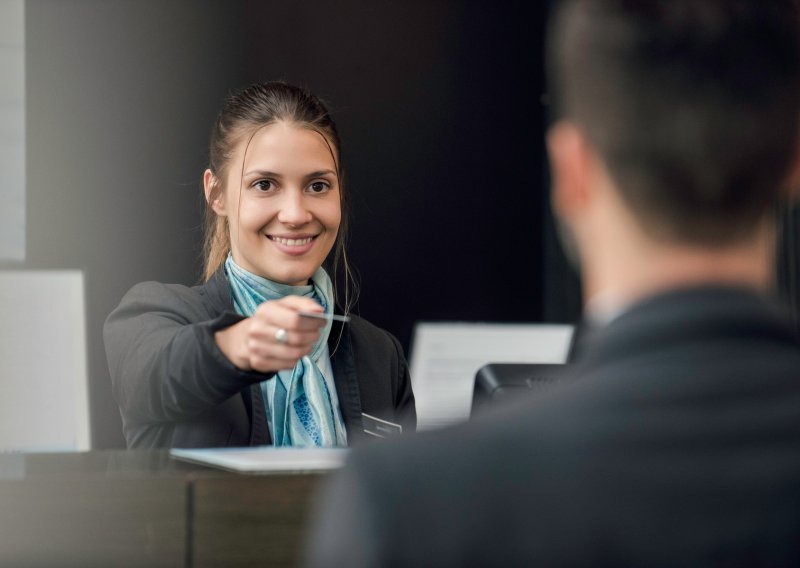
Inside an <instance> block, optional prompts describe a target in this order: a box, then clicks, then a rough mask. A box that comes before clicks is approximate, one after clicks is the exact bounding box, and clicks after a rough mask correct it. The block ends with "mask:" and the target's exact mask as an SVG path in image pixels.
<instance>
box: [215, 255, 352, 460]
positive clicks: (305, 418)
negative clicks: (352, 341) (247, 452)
mask: <svg viewBox="0 0 800 568" xmlns="http://www.w3.org/2000/svg"><path fill="white" fill-rule="evenodd" d="M225 275H226V276H227V278H228V283H229V284H230V287H231V292H232V295H233V305H234V307H235V308H236V312H237V313H238V314H240V315H243V316H251V315H253V313H255V311H256V308H257V307H258V306H259V305H260V304H261V303H262V302H266V301H267V300H278V299H280V298H283V297H285V296H289V295H296V296H306V297H309V298H312V299H313V300H315V301H317V302H318V303H319V304H320V305H321V306H322V307H323V309H324V310H325V312H327V313H331V312H332V311H333V284H332V283H331V279H330V277H329V276H328V273H327V272H325V270H324V269H322V268H321V267H320V268H319V269H317V271H316V272H315V273H314V275H313V276H312V277H311V284H310V285H308V286H289V285H287V284H280V283H278V282H273V281H271V280H267V279H266V278H262V277H260V276H256V275H255V274H253V273H251V272H248V271H246V270H245V269H243V268H242V267H240V266H239V265H237V264H236V263H235V262H234V261H233V256H232V255H230V254H229V255H228V258H227V260H226V261H225ZM330 331H331V322H328V323H327V325H326V326H325V327H324V328H322V330H321V332H320V338H319V341H317V343H316V344H315V345H314V348H313V349H312V351H311V353H310V354H309V355H306V356H305V357H303V358H302V359H300V360H299V361H298V362H297V364H296V365H295V367H294V369H292V370H285V371H279V372H278V373H277V374H276V376H275V378H274V379H271V380H267V381H264V382H262V383H261V390H262V392H263V393H264V402H265V405H266V409H267V417H268V422H269V427H270V432H271V434H272V440H273V444H274V445H276V446H317V447H332V446H346V445H347V433H346V431H345V428H344V421H343V420H342V413H341V410H340V409H339V400H338V397H337V396H336V389H335V386H334V383H333V369H332V368H331V362H330V355H329V353H328V335H329V334H330Z"/></svg>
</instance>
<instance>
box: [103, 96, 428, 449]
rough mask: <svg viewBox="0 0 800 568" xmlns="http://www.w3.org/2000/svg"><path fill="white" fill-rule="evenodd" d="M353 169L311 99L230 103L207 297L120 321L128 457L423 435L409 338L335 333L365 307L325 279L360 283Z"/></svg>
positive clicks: (216, 172)
mask: <svg viewBox="0 0 800 568" xmlns="http://www.w3.org/2000/svg"><path fill="white" fill-rule="evenodd" d="M340 161H341V158H340V142H339V137H338V134H337V132H336V127H335V124H334V123H333V121H332V119H331V118H330V115H329V114H328V111H327V109H326V108H325V106H324V105H323V104H322V103H321V102H320V100H319V99H317V98H316V97H315V96H314V95H312V94H311V93H309V92H308V91H305V90H303V89H300V88H297V87H294V86H291V85H287V84H285V83H281V82H273V83H264V84H257V85H253V86H251V87H248V88H246V89H244V90H242V91H240V92H238V93H236V94H234V95H232V96H231V97H229V99H228V100H227V102H226V105H225V107H224V108H223V110H222V112H221V113H220V115H219V117H218V118H217V121H216V123H215V125H214V129H213V131H212V136H211V148H210V164H209V167H208V169H207V170H206V171H205V173H204V175H203V187H204V191H205V198H206V203H207V205H208V208H207V216H206V243H205V253H206V259H205V264H206V266H205V280H206V281H205V283H204V284H202V285H199V286H194V287H187V286H182V285H177V284H161V283H157V282H145V283H142V284H138V285H136V286H134V287H133V288H132V289H131V291H130V292H128V293H127V294H126V295H125V297H124V298H123V299H122V301H121V303H120V305H119V307H117V309H115V310H114V311H113V312H112V313H111V314H110V315H109V317H108V319H107V321H106V325H105V328H104V339H105V344H106V353H107V355H108V361H109V367H110V370H111V379H112V382H113V387H114V395H115V398H116V400H117V403H118V404H119V406H120V411H121V414H122V419H123V427H124V431H125V437H126V440H127V443H128V447H214V446H244V445H259V444H270V443H271V444H274V445H282V446H325V447H330V446H346V445H350V444H352V443H355V442H357V441H358V440H359V439H360V438H363V437H365V436H366V435H367V434H373V435H374V433H375V432H376V431H378V430H377V429H375V428H373V426H374V424H375V423H376V420H377V421H378V422H380V423H381V424H384V423H388V424H389V425H390V426H389V427H385V428H381V429H380V431H381V432H400V431H402V430H403V429H406V430H408V429H413V428H414V426H415V422H416V415H415V410H414V396H413V394H412V392H411V383H410V380H409V376H408V368H407V364H406V360H405V357H404V355H403V352H402V349H401V347H400V345H399V343H398V342H397V340H396V339H395V338H394V337H393V336H392V335H390V334H389V333H387V332H386V331H383V330H381V329H379V328H376V327H375V326H373V325H371V324H369V323H368V322H366V321H365V320H363V319H361V318H359V317H356V316H350V319H349V323H347V324H344V323H340V322H339V321H333V317H332V316H333V315H334V313H335V312H342V313H343V315H345V316H348V312H349V309H350V302H351V298H350V294H349V293H348V292H349V287H348V286H347V285H346V286H345V294H344V296H345V297H344V298H343V303H342V304H338V303H337V301H336V300H337V299H336V292H335V289H334V283H333V281H332V279H331V278H330V277H329V275H328V272H327V271H326V270H325V268H323V263H325V261H326V260H327V259H328V258H329V256H331V251H334V252H333V255H332V256H333V259H331V260H332V262H331V264H332V266H333V268H334V270H335V269H336V267H337V266H338V265H340V264H341V265H343V267H344V273H345V278H344V280H345V282H348V281H349V280H350V278H349V267H348V266H347V257H346V252H345V248H344V238H345V234H346V228H347V198H346V196H347V194H346V192H345V189H344V184H343V183H342V167H341V163H340ZM303 312H306V313H307V312H312V313H316V314H320V315H322V316H323V317H306V316H304V315H303ZM340 315H341V314H340ZM337 319H342V318H337ZM384 425H385V424H384Z"/></svg>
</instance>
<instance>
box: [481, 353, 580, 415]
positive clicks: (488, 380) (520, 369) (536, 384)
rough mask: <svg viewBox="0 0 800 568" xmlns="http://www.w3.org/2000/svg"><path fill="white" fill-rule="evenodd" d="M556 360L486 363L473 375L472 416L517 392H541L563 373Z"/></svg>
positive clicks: (564, 368)
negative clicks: (546, 361)
mask: <svg viewBox="0 0 800 568" xmlns="http://www.w3.org/2000/svg"><path fill="white" fill-rule="evenodd" d="M567 367H568V365H566V364H558V363H489V364H488V365H484V366H483V367H481V368H480V369H478V372H477V373H476V374H475V384H474V388H473V393H472V413H471V416H475V415H476V414H477V415H479V414H481V413H482V412H483V411H484V410H486V408H488V407H491V406H494V405H496V404H498V403H500V402H501V401H504V400H509V399H513V398H516V397H517V396H518V395H520V394H527V393H531V394H533V393H535V392H541V391H543V390H545V389H548V388H549V387H551V386H552V385H553V384H554V383H555V382H556V381H557V380H559V379H560V378H561V377H563V376H564V374H565V371H566V369H567Z"/></svg>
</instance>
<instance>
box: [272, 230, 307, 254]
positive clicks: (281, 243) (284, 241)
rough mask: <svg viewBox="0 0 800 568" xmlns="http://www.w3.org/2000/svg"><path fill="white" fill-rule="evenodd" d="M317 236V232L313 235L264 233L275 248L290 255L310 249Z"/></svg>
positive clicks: (303, 252) (304, 252)
mask: <svg viewBox="0 0 800 568" xmlns="http://www.w3.org/2000/svg"><path fill="white" fill-rule="evenodd" d="M318 236H319V233H317V234H315V235H309V234H302V235H269V234H268V235H266V237H267V239H269V240H270V241H271V242H272V244H273V245H274V246H275V248H277V249H278V250H279V251H281V252H283V253H284V254H289V255H292V256H300V255H303V254H306V253H307V252H308V251H310V250H311V249H312V248H313V247H314V243H315V240H316V238H317V237H318Z"/></svg>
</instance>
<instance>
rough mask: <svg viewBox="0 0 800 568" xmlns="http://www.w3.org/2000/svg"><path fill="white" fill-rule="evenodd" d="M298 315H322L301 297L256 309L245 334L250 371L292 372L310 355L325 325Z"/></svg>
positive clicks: (269, 303)
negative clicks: (290, 370) (307, 312)
mask: <svg viewBox="0 0 800 568" xmlns="http://www.w3.org/2000/svg"><path fill="white" fill-rule="evenodd" d="M300 311H313V312H322V308H321V306H320V305H319V304H318V303H316V302H315V301H313V300H311V299H309V298H303V297H300V296H286V297H285V298H281V299H280V300H275V301H270V302H264V303H263V304H261V305H260V306H259V307H258V309H257V310H256V312H255V313H254V314H253V316H252V317H251V318H250V326H249V330H248V333H247V352H248V359H249V362H250V367H251V368H253V369H255V370H257V371H262V372H271V371H277V370H282V369H291V368H293V367H294V366H295V364H296V363H297V361H298V360H300V359H301V358H302V357H304V356H306V355H308V354H309V353H311V350H312V349H313V348H314V345H315V344H316V342H317V341H319V337H320V329H321V328H322V327H323V326H324V325H325V321H324V320H318V319H313V318H304V317H302V316H300V314H299V312H300Z"/></svg>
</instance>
